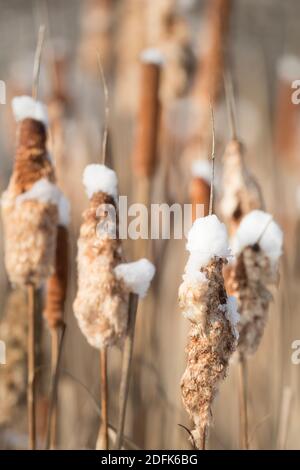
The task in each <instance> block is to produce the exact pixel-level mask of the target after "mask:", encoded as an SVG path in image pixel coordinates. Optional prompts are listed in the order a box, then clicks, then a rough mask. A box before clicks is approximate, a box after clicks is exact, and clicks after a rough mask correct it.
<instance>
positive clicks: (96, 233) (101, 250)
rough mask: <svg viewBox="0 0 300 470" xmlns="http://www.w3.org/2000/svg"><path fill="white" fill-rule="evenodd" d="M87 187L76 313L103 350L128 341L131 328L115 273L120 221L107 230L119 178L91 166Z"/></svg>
mask: <svg viewBox="0 0 300 470" xmlns="http://www.w3.org/2000/svg"><path fill="white" fill-rule="evenodd" d="M83 183H84V185H85V188H86V191H87V194H88V197H89V199H90V205H89V208H88V209H86V210H85V211H84V213H83V224H82V226H81V229H80V236H79V240H78V257H77V260H78V291H77V296H76V299H75V302H74V313H75V316H76V318H77V320H78V324H79V327H80V329H81V331H82V333H83V334H84V336H85V337H86V339H87V341H88V342H89V343H90V344H91V345H92V346H94V347H95V348H98V349H102V348H105V347H106V346H110V345H112V344H114V343H116V342H117V341H118V340H120V339H121V338H123V337H124V334H125V332H126V326H127V309H128V293H127V292H125V290H124V287H123V284H122V282H120V281H119V280H118V279H117V278H116V276H115V273H114V268H115V267H116V266H117V265H118V264H119V263H120V262H121V261H122V251H121V243H120V240H119V238H118V230H117V225H118V224H117V220H116V218H117V217H115V218H114V220H112V221H111V223H110V227H109V230H112V231H113V232H112V233H113V235H114V238H113V237H112V235H111V234H110V233H108V232H107V231H106V230H104V233H101V230H99V229H101V224H102V223H105V220H106V211H110V210H111V209H112V210H113V211H114V214H116V212H117V201H116V198H117V177H116V174H115V172H114V171H112V170H110V169H109V168H108V167H106V166H104V165H88V166H87V167H86V169H85V171H84V175H83Z"/></svg>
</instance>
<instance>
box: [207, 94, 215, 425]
mask: <svg viewBox="0 0 300 470" xmlns="http://www.w3.org/2000/svg"><path fill="white" fill-rule="evenodd" d="M210 112H211V128H212V147H211V182H210V198H209V215H212V213H213V207H214V183H215V118H214V110H213V106H212V103H211V102H210ZM204 434H206V433H204Z"/></svg>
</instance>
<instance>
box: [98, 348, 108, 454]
mask: <svg viewBox="0 0 300 470" xmlns="http://www.w3.org/2000/svg"><path fill="white" fill-rule="evenodd" d="M100 394H101V422H100V427H99V432H98V437H97V442H96V449H97V450H108V447H109V442H108V380H107V348H102V349H100Z"/></svg>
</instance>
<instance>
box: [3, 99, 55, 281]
mask: <svg viewBox="0 0 300 470" xmlns="http://www.w3.org/2000/svg"><path fill="white" fill-rule="evenodd" d="M13 110H14V114H15V117H16V120H17V121H18V131H17V151H16V157H15V162H14V168H13V174H12V176H11V179H10V182H9V185H8V189H7V191H5V193H4V194H3V197H2V216H3V222H4V224H3V225H4V232H5V264H6V268H7V271H8V275H9V278H10V280H11V282H12V283H16V284H20V285H28V284H33V285H35V286H38V285H40V284H41V283H42V282H43V281H44V280H45V279H46V278H47V277H48V276H49V275H50V274H51V272H52V270H53V263H54V255H55V244H56V227H57V223H58V204H59V198H60V193H59V190H58V189H57V188H56V187H55V185H54V184H53V183H54V181H55V175H54V168H53V166H52V163H51V161H50V159H49V156H48V153H47V149H46V140H47V132H46V123H47V113H46V111H45V108H44V105H43V104H42V103H39V102H37V101H35V100H33V99H32V98H30V97H27V96H23V97H18V98H14V100H13Z"/></svg>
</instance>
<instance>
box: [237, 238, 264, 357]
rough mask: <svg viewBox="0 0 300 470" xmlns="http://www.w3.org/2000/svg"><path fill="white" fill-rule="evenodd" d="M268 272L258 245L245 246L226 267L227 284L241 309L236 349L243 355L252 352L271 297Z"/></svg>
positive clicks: (256, 343)
mask: <svg viewBox="0 0 300 470" xmlns="http://www.w3.org/2000/svg"><path fill="white" fill-rule="evenodd" d="M269 272H270V263H269V260H268V258H267V257H266V255H265V254H264V253H263V252H262V251H261V250H260V248H259V246H258V245H257V246H249V247H246V248H245V249H244V250H243V251H242V253H241V254H240V255H239V256H238V258H237V261H236V265H235V266H234V268H233V269H231V270H230V278H229V281H228V288H229V289H230V291H231V293H232V295H234V296H235V297H236V298H237V300H238V305H239V312H240V313H241V319H240V323H239V325H238V329H239V343H238V350H239V352H240V353H241V354H243V355H250V354H254V353H255V352H256V350H257V348H258V346H259V344H260V341H261V338H262V336H263V333H264V329H265V326H266V323H267V320H268V309H269V304H270V302H271V300H272V295H271V293H270V292H269V290H268V289H267V287H266V283H269V282H266V281H269V275H268V273H269Z"/></svg>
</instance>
